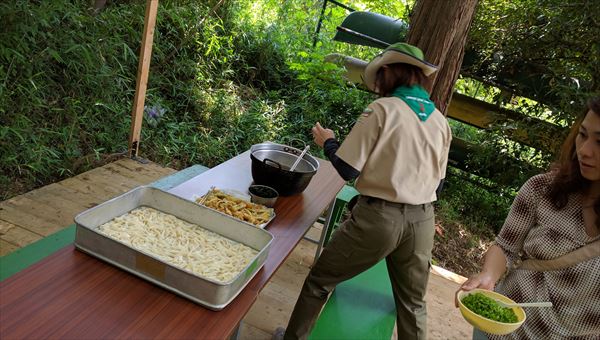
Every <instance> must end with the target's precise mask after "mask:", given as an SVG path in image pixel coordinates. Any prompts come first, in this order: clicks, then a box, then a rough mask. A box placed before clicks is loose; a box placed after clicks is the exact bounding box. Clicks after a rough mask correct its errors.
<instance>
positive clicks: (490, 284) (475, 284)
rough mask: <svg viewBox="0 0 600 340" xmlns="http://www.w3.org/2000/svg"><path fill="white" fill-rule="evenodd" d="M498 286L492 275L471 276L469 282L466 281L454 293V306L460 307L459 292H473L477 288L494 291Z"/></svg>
mask: <svg viewBox="0 0 600 340" xmlns="http://www.w3.org/2000/svg"><path fill="white" fill-rule="evenodd" d="M495 285H496V281H495V280H494V278H493V277H492V275H490V274H488V273H485V272H483V273H479V274H476V275H474V276H471V277H470V278H469V279H468V280H467V281H465V282H464V283H463V284H462V286H460V288H459V289H458V290H457V291H456V293H454V306H455V307H458V292H460V291H461V290H466V291H469V290H472V289H475V288H481V289H487V290H493V289H494V286H495Z"/></svg>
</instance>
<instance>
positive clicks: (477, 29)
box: [468, 0, 600, 125]
mask: <svg viewBox="0 0 600 340" xmlns="http://www.w3.org/2000/svg"><path fill="white" fill-rule="evenodd" d="M599 16H600V7H599V6H598V4H597V3H596V2H595V1H564V0H520V1H496V0H493V1H492V0H483V1H480V3H479V7H478V12H477V15H476V17H475V20H474V22H473V27H472V29H471V32H470V34H469V42H468V44H469V49H471V50H474V51H477V52H476V54H477V55H479V58H477V59H478V62H477V63H475V64H474V65H473V67H472V69H473V71H472V72H474V73H476V74H479V75H481V76H483V77H484V78H486V79H488V80H491V81H493V82H499V83H503V84H506V85H508V86H509V87H510V88H512V89H515V90H516V93H517V94H522V95H525V96H527V95H529V97H531V98H534V99H538V101H539V102H541V103H544V104H546V105H549V109H550V110H551V111H552V116H553V119H554V120H555V121H557V122H560V123H561V125H563V123H564V125H570V124H571V123H572V122H573V120H574V118H575V116H577V115H578V114H579V113H580V111H581V108H582V107H584V103H585V100H586V99H587V98H588V97H589V96H591V95H594V94H595V95H597V94H598V92H599V91H600V78H599V77H600V40H599V39H598V36H599V35H600V29H599V27H598V22H597V19H598V17H599ZM530 109H531V108H530ZM547 109H548V106H546V107H544V105H538V107H537V110H538V112H543V111H546V110H547Z"/></svg>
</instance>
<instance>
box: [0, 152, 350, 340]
mask: <svg viewBox="0 0 600 340" xmlns="http://www.w3.org/2000/svg"><path fill="white" fill-rule="evenodd" d="M319 162H320V167H319V170H318V171H317V173H316V174H315V176H314V177H313V179H312V181H311V182H310V184H309V186H308V187H307V188H306V190H305V191H304V192H303V193H301V194H298V195H294V196H289V197H280V198H279V200H278V201H277V204H276V205H275V213H276V215H277V216H276V217H275V219H274V220H273V221H272V222H271V223H270V224H269V225H268V226H267V227H266V229H267V230H268V231H269V232H270V233H271V234H273V236H274V238H273V242H272V244H271V249H270V251H269V255H268V257H267V259H266V261H265V264H264V267H263V268H262V269H261V270H260V271H259V272H258V273H257V274H256V276H255V277H254V278H253V279H252V280H251V281H250V282H249V283H248V285H247V286H246V288H244V289H243V290H242V292H241V293H240V294H239V295H238V296H237V297H236V298H235V299H234V300H233V301H232V302H231V303H230V304H229V305H228V306H227V307H225V308H224V309H223V310H221V311H212V310H209V309H207V308H204V307H202V306H200V305H198V304H195V303H193V302H192V301H190V300H187V299H185V298H182V297H180V296H178V295H175V294H174V293H171V292H170V291H167V290H165V289H163V288H161V287H159V286H156V285H154V284H152V283H150V282H148V281H145V280H143V279H141V278H138V277H137V276H134V275H132V274H130V273H128V272H126V271H123V270H121V269H119V268H117V267H114V266H112V265H110V264H108V263H105V262H103V261H101V260H98V259H96V258H94V257H91V256H89V255H87V254H84V253H82V252H80V251H78V250H75V249H74V247H73V246H72V245H70V246H67V247H65V248H63V249H61V250H59V251H58V252H56V253H54V254H52V255H50V256H48V257H47V258H45V259H43V260H42V261H40V262H38V263H36V264H34V265H33V266H31V267H29V268H27V269H25V270H23V271H21V272H19V273H17V274H15V275H13V276H12V277H10V278H8V279H6V280H4V281H2V282H0V338H2V339H14V338H18V339H24V338H78V339H83V338H88V339H89V338H95V339H99V338H104V339H106V338H131V337H134V338H201V339H209V338H210V339H215V338H218V339H223V338H227V337H228V336H230V335H231V334H232V333H233V331H234V330H235V329H236V327H237V325H238V324H239V322H240V321H241V320H242V319H243V318H244V316H245V315H246V313H247V312H248V310H249V309H250V307H251V306H252V304H253V303H254V301H255V300H256V298H257V296H258V294H259V293H260V291H261V290H262V289H263V287H264V286H265V285H266V284H267V282H268V281H269V280H270V279H271V277H272V276H273V274H274V273H275V271H276V270H277V269H278V268H279V266H280V265H281V264H282V263H283V261H285V259H286V258H287V257H288V255H289V254H290V253H291V252H292V250H293V249H294V248H295V247H296V245H297V244H298V242H299V241H300V240H301V239H302V237H303V235H304V234H305V233H306V231H307V230H308V229H309V228H310V226H311V225H312V224H313V223H314V222H315V221H316V220H317V219H318V217H319V216H320V215H321V213H322V212H323V210H324V209H326V208H327V206H328V205H329V204H330V203H331V202H332V201H333V200H334V199H335V196H336V194H337V192H338V191H339V190H340V189H341V188H342V187H343V185H344V181H343V180H342V178H340V177H339V175H338V174H337V172H336V171H335V169H334V168H333V166H332V165H331V163H329V162H327V161H324V160H319ZM250 164H251V163H250V156H249V152H245V153H242V154H240V155H238V156H236V157H234V158H232V159H230V160H229V161H227V162H224V163H222V164H220V165H218V166H216V167H214V168H212V169H210V170H208V171H206V172H204V173H202V174H200V175H198V176H196V177H194V178H192V179H190V180H189V181H187V182H184V183H182V184H181V185H179V186H177V187H175V188H173V189H172V190H170V192H172V193H174V194H176V195H179V196H182V197H185V198H190V196H189V195H192V194H203V193H204V192H206V191H207V190H208V188H210V187H211V186H213V185H215V186H217V187H222V188H229V189H238V190H240V191H245V189H246V188H247V187H248V185H249V184H250V183H251V182H252V176H251V173H250Z"/></svg>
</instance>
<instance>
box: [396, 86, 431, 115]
mask: <svg viewBox="0 0 600 340" xmlns="http://www.w3.org/2000/svg"><path fill="white" fill-rule="evenodd" d="M392 95H393V96H394V97H398V98H400V99H402V100H403V101H404V102H405V103H406V104H408V106H409V107H410V108H411V109H412V110H413V111H414V112H415V113H416V114H417V117H419V119H420V120H422V121H426V120H427V118H429V116H430V115H431V113H432V112H433V111H434V110H435V104H434V103H433V102H432V101H431V99H429V94H428V93H427V91H425V89H424V88H422V87H421V86H419V85H413V86H411V87H407V86H400V87H398V88H397V89H396V90H394V93H393V94H392Z"/></svg>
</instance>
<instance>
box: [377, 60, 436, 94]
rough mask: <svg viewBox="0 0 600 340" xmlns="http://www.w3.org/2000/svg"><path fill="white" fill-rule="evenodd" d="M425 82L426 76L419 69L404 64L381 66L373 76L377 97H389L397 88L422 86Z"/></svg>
mask: <svg viewBox="0 0 600 340" xmlns="http://www.w3.org/2000/svg"><path fill="white" fill-rule="evenodd" d="M386 67H387V69H388V70H389V72H387V73H386V72H385V71H384V68H386ZM426 81H427V76H425V74H424V73H423V71H422V70H421V69H420V68H419V67H417V66H413V65H411V64H405V63H395V64H388V65H385V66H382V67H380V68H379V70H377V75H376V76H375V84H377V88H378V90H379V95H380V96H383V97H389V96H391V95H392V93H394V90H395V89H396V88H397V87H399V86H413V85H421V86H424V85H425V82H426Z"/></svg>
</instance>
